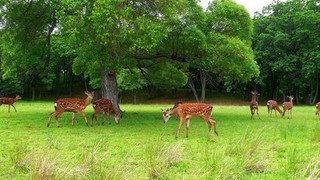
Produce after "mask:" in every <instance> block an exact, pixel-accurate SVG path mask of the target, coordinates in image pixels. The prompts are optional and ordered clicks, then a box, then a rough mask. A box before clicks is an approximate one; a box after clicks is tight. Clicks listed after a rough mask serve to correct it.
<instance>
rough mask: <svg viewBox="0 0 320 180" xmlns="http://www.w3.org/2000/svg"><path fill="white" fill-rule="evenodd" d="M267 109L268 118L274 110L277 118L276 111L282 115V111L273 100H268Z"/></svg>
mask: <svg viewBox="0 0 320 180" xmlns="http://www.w3.org/2000/svg"><path fill="white" fill-rule="evenodd" d="M267 108H268V116H269V117H271V115H272V110H274V113H275V115H276V116H277V111H278V112H279V113H280V114H281V115H282V111H281V109H280V108H279V106H278V103H277V101H275V100H269V101H268V102H267Z"/></svg>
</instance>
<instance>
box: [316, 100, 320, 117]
mask: <svg viewBox="0 0 320 180" xmlns="http://www.w3.org/2000/svg"><path fill="white" fill-rule="evenodd" d="M319 112H320V102H317V104H316V116H318V118H320V116H319Z"/></svg>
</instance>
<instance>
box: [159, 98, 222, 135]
mask: <svg viewBox="0 0 320 180" xmlns="http://www.w3.org/2000/svg"><path fill="white" fill-rule="evenodd" d="M211 113H212V105H209V104H204V103H183V104H181V105H180V106H178V107H176V108H174V109H168V110H166V111H164V110H162V116H163V122H164V123H166V122H168V120H169V119H170V117H171V116H173V115H177V116H179V118H180V123H179V126H178V129H177V132H176V139H177V138H178V136H179V133H180V129H181V127H182V125H183V124H184V123H186V137H189V126H190V118H191V117H200V118H202V119H203V120H204V121H205V122H206V123H207V124H208V128H209V132H208V136H209V133H210V131H211V127H212V125H213V126H214V132H215V133H216V134H217V135H218V132H217V122H216V120H215V119H214V118H210V115H211Z"/></svg>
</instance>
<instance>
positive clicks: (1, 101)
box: [0, 95, 21, 112]
mask: <svg viewBox="0 0 320 180" xmlns="http://www.w3.org/2000/svg"><path fill="white" fill-rule="evenodd" d="M19 99H21V97H20V96H19V95H16V97H15V98H9V97H2V98H0V106H1V105H2V104H8V105H9V111H8V112H10V106H12V107H13V108H14V110H15V111H16V112H17V110H16V108H15V107H14V105H13V104H14V103H15V102H16V101H18V100H19Z"/></svg>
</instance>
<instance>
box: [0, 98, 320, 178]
mask: <svg viewBox="0 0 320 180" xmlns="http://www.w3.org/2000/svg"><path fill="white" fill-rule="evenodd" d="M171 106H172V105H122V109H123V110H124V111H125V114H124V118H123V119H122V121H121V123H120V125H115V123H114V121H112V124H111V125H105V126H96V125H95V126H93V127H86V126H85V122H84V119H83V118H82V117H80V115H78V116H77V119H78V123H77V124H75V125H74V126H72V125H71V123H70V118H71V114H70V113H65V114H63V115H62V117H61V119H60V125H61V128H59V129H58V128H56V126H55V123H54V120H53V121H52V123H51V126H50V127H49V128H47V127H46V123H47V117H48V114H49V113H50V112H51V111H52V109H53V103H52V102H23V101H19V102H17V104H16V108H17V110H18V112H17V113H15V112H11V113H8V112H7V110H8V109H7V106H0V129H1V133H0V139H1V141H0V177H2V179H3V178H6V179H22V178H23V179H25V178H33V179H47V178H49V177H50V178H56V179H65V178H71V177H72V178H80V179H87V178H89V179H97V178H99V179H101V178H110V179H137V178H143V179H144V178H145V179H148V178H165V179H181V178H184V179H230V178H231V179H262V178H263V179H290V178H298V179H301V178H305V177H311V178H320V172H319V171H320V170H319V169H320V157H319V154H320V120H316V119H315V117H314V107H310V106H300V107H294V112H293V119H292V120H288V119H281V118H280V117H278V118H276V117H272V118H271V119H270V118H268V117H267V113H266V108H265V107H261V110H260V115H261V119H262V120H259V119H258V118H255V119H254V120H250V115H249V107H247V106H215V107H214V116H215V118H216V119H217V121H218V131H219V137H217V136H215V135H214V133H211V134H210V140H209V141H208V138H207V126H206V124H205V123H204V122H203V121H202V120H199V119H192V120H191V125H190V134H189V135H190V137H189V138H188V139H187V138H185V130H184V129H183V130H182V131H181V133H180V138H179V139H178V140H175V139H174V133H175V130H176V128H177V125H178V121H177V120H176V119H175V118H172V119H170V121H169V122H168V123H167V124H163V122H162V117H161V112H160V108H161V107H163V108H168V107H171ZM92 111H93V110H92V107H91V106H89V107H88V108H87V109H86V113H87V114H88V115H89V116H90V117H91V114H92Z"/></svg>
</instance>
